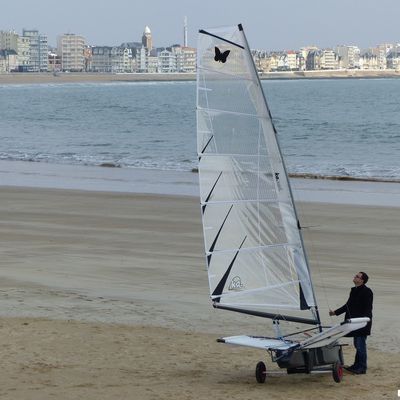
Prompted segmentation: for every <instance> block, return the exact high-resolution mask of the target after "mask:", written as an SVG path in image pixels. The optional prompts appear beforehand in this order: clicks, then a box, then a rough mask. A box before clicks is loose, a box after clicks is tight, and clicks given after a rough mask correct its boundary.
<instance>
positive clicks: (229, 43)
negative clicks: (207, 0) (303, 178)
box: [196, 26, 316, 323]
mask: <svg viewBox="0 0 400 400" xmlns="http://www.w3.org/2000/svg"><path fill="white" fill-rule="evenodd" d="M196 113H197V150H198V159H199V182H200V202H201V208H202V221H203V232H204V241H205V253H206V257H207V271H208V278H209V286H210V296H211V298H212V300H213V301H214V303H218V308H225V309H230V310H232V311H238V312H245V313H248V314H252V315H260V316H261V315H263V316H268V318H272V316H277V315H281V314H282V312H284V311H285V310H287V312H284V313H285V317H287V315H286V314H290V313H292V312H293V310H294V311H296V312H298V314H300V316H299V315H293V316H292V318H293V319H296V320H297V321H298V322H299V321H301V320H304V321H308V322H307V323H310V321H314V322H315V315H314V314H313V315H312V318H306V316H307V315H306V313H310V309H314V308H315V307H316V302H315V296H314V292H313V288H312V283H311V276H310V273H309V268H308V263H307V258H306V254H305V250H304V247H303V241H302V238H301V233H300V229H299V223H298V218H297V214H296V210H295V207H294V203H293V198H292V193H291V189H290V184H289V180H288V177H287V173H286V169H285V165H284V162H283V159H282V155H281V152H280V148H279V143H278V142H277V137H276V130H275V127H274V125H273V123H272V120H271V114H270V110H269V108H268V105H267V103H266V101H265V97H264V94H263V91H262V88H261V85H260V81H259V78H258V76H257V72H256V69H255V66H254V62H253V60H252V56H251V52H250V49H249V48H248V44H247V40H246V38H245V36H244V33H243V30H242V29H241V28H240V27H238V26H234V27H227V28H216V29H211V30H207V31H200V35H199V43H198V69H197V108H196ZM228 303H229V305H227V304H228ZM225 306H226V307H228V308H226V307H225ZM303 315H304V317H303Z"/></svg>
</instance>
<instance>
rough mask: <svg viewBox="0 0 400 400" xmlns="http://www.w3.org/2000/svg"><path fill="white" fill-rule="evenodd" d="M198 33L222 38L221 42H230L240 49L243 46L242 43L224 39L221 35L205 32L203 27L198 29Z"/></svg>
mask: <svg viewBox="0 0 400 400" xmlns="http://www.w3.org/2000/svg"><path fill="white" fill-rule="evenodd" d="M199 33H203V34H204V35H209V36H212V37H215V38H216V39H219V40H222V41H223V42H226V43H230V44H233V45H234V46H237V47H240V48H241V49H244V47H243V46H242V45H240V44H238V43H235V42H231V41H230V40H227V39H224V38H222V37H221V36H217V35H214V34H213V33H210V32H207V31H205V30H203V29H200V30H199Z"/></svg>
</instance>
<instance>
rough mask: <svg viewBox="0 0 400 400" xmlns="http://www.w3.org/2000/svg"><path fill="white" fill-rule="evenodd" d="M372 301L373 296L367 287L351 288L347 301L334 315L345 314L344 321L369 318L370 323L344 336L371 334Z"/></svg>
mask: <svg viewBox="0 0 400 400" xmlns="http://www.w3.org/2000/svg"><path fill="white" fill-rule="evenodd" d="M373 299H374V295H373V293H372V290H371V289H370V288H369V287H367V286H365V285H361V286H354V287H352V288H351V291H350V296H349V299H348V300H347V302H346V304H345V305H344V306H342V307H340V308H338V309H337V310H335V315H340V314H343V313H344V312H345V313H346V314H345V319H349V318H358V317H369V318H370V319H371V321H370V322H368V324H367V325H366V326H365V327H364V328H361V329H357V330H356V331H352V332H349V333H348V334H347V335H346V336H351V337H354V336H367V335H370V334H371V325H372V302H373Z"/></svg>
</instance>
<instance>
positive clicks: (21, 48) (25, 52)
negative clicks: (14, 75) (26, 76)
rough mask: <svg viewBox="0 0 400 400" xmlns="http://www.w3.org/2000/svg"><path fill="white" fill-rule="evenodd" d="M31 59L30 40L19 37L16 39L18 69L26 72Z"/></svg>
mask: <svg viewBox="0 0 400 400" xmlns="http://www.w3.org/2000/svg"><path fill="white" fill-rule="evenodd" d="M30 59H31V39H30V38H29V37H24V36H20V37H19V38H18V69H19V71H21V72H24V71H28V69H29V65H30Z"/></svg>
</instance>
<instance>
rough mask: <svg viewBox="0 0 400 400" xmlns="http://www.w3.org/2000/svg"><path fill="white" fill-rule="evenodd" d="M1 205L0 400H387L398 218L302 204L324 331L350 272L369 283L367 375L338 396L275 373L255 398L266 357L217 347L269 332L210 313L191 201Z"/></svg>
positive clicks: (79, 196) (62, 194)
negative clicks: (259, 365) (224, 340)
mask: <svg viewBox="0 0 400 400" xmlns="http://www.w3.org/2000/svg"><path fill="white" fill-rule="evenodd" d="M0 198H1V202H0V240H1V244H2V245H1V248H0V252H1V257H0V276H1V283H0V301H1V303H0V304H1V307H0V315H1V319H0V334H1V342H0V343H1V359H2V373H1V377H0V398H2V399H3V398H4V399H50V398H56V399H77V398H82V399H89V400H90V399H116V398H118V399H265V398H271V399H278V400H279V399H285V400H286V399H314V398H315V399H317V398H324V399H350V398H352V399H358V398H360V399H395V398H397V390H398V389H400V379H399V373H398V370H399V368H400V353H399V350H398V349H399V346H400V333H399V330H400V323H399V318H398V304H399V297H400V296H399V294H398V282H399V277H400V270H399V267H398V265H399V259H400V251H399V248H398V243H399V239H400V228H399V226H400V225H399V224H400V212H399V210H400V209H398V208H390V207H367V206H355V205H333V204H317V203H314V204H313V203H304V204H301V205H300V209H299V212H300V217H301V221H302V225H303V226H304V227H305V229H304V233H305V236H306V237H305V241H306V244H307V248H308V251H309V256H310V260H311V264H312V265H313V267H314V268H313V271H314V280H315V282H316V289H317V296H318V299H319V302H320V308H321V314H322V315H323V317H324V320H325V322H326V323H331V322H332V323H333V322H336V321H338V320H339V319H333V320H331V319H329V317H327V310H328V308H329V307H332V308H334V307H337V306H339V305H342V304H343V302H344V301H345V300H346V298H347V295H348V292H349V289H350V287H351V280H352V276H353V275H354V273H355V272H358V271H359V270H364V271H367V272H368V273H369V274H370V276H371V281H370V285H369V286H370V287H371V288H372V289H373V290H374V293H375V308H374V312H375V314H374V325H373V335H372V336H371V337H370V339H369V340H368V341H369V349H370V352H369V365H370V368H369V371H368V374H367V375H363V376H351V375H347V374H346V375H345V377H344V380H343V382H342V383H341V384H336V383H334V382H333V380H332V378H331V376H330V375H326V374H325V375H320V374H315V375H314V374H313V375H289V376H287V375H285V374H281V375H279V376H275V375H273V376H271V377H268V378H267V379H268V381H267V383H266V384H265V385H260V384H257V383H256V382H255V379H254V367H255V364H256V362H257V361H258V360H261V359H267V361H269V360H268V356H267V354H265V353H264V352H261V351H256V350H248V349H244V348H233V347H228V346H225V345H221V344H217V343H216V342H215V339H216V338H217V337H218V336H220V335H229V334H240V333H248V334H257V333H258V334H263V333H269V328H268V327H269V325H270V323H269V321H265V320H263V319H258V318H251V317H242V316H238V315H236V314H234V313H229V312H223V311H214V310H213V309H212V307H211V306H210V303H209V300H208V296H207V293H208V288H207V278H206V272H205V267H204V260H203V247H202V231H201V226H200V211H199V207H198V200H197V199H195V198H190V197H168V196H148V195H135V194H121V193H100V192H82V191H72V190H51V189H27V188H10V187H1V188H0ZM345 341H347V342H348V343H350V341H349V340H347V339H346V340H345ZM353 355H354V352H353V348H352V346H348V347H346V348H345V359H347V362H351V361H352V357H353ZM267 368H269V369H271V370H274V371H277V372H279V370H278V369H277V367H276V365H275V364H272V363H271V362H268V363H267ZM280 372H282V371H280Z"/></svg>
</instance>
